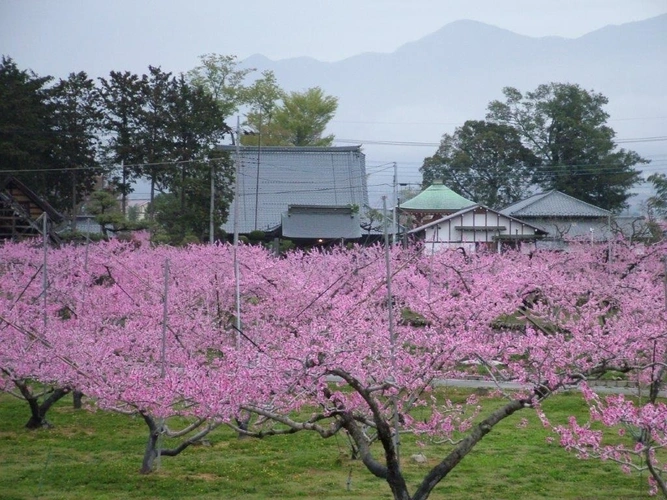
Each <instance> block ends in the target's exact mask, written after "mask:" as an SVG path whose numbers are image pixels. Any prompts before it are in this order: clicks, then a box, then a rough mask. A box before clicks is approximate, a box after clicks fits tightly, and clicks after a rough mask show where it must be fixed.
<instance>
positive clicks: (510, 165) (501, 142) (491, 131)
mask: <svg viewBox="0 0 667 500" xmlns="http://www.w3.org/2000/svg"><path fill="white" fill-rule="evenodd" d="M537 164H538V160H537V158H536V157H535V155H533V153H532V152H531V151H530V149H528V148H527V147H525V146H524V145H523V144H522V143H521V136H520V135H519V132H518V131H517V130H516V129H515V128H514V127H511V126H509V125H504V124H497V123H489V122H485V121H475V120H469V121H467V122H465V123H464V124H463V126H462V127H458V128H457V129H456V130H455V131H454V134H452V135H450V134H444V135H443V136H442V140H441V141H440V146H439V147H438V150H437V151H436V153H435V154H434V155H433V156H430V157H428V158H426V159H425V160H424V164H423V165H422V167H421V168H420V169H419V170H420V171H421V172H422V175H423V182H424V184H425V185H430V184H432V183H433V181H434V180H436V179H442V181H443V183H444V184H445V185H447V186H448V187H450V188H452V189H454V190H455V191H457V192H459V193H461V194H463V195H464V196H466V197H467V198H470V199H472V200H475V201H476V202H478V203H483V204H484V205H487V206H489V207H492V208H500V207H502V206H504V205H508V204H510V203H513V202H515V201H518V200H520V199H521V198H522V197H525V196H526V194H527V192H528V189H529V187H530V185H531V181H532V178H533V175H534V173H535V167H536V165H537Z"/></svg>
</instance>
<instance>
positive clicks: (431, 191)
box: [401, 181, 475, 212]
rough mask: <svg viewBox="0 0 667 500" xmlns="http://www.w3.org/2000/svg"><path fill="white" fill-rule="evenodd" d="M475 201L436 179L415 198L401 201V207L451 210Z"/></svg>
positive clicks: (416, 210)
mask: <svg viewBox="0 0 667 500" xmlns="http://www.w3.org/2000/svg"><path fill="white" fill-rule="evenodd" d="M474 204H475V202H474V201H471V200H469V199H467V198H464V197H463V196H461V195H460V194H458V193H455V192H454V191H452V190H451V189H449V188H448V187H447V186H445V185H443V184H442V182H438V181H435V182H434V183H433V184H431V185H430V186H429V187H427V188H426V189H424V190H423V191H422V192H421V193H419V194H418V195H417V196H415V197H414V198H412V199H410V200H408V201H406V202H405V203H401V209H403V210H413V211H415V212H449V211H457V210H461V209H462V208H465V207H469V206H470V205H474Z"/></svg>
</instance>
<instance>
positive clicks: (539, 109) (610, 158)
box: [487, 83, 647, 211]
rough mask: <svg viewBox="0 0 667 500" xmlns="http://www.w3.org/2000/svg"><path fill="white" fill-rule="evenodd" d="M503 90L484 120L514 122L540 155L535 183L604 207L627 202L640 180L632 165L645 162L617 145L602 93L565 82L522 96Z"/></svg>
mask: <svg viewBox="0 0 667 500" xmlns="http://www.w3.org/2000/svg"><path fill="white" fill-rule="evenodd" d="M503 93H504V95H505V102H501V101H493V102H491V103H490V104H489V107H488V114H487V119H488V120H490V121H492V122H494V123H498V124H502V125H508V126H511V127H514V128H515V129H516V130H517V131H518V133H519V134H520V136H521V138H522V139H523V141H524V144H525V145H526V146H527V147H528V148H530V149H531V150H532V152H533V153H534V154H535V156H536V157H537V158H539V160H540V165H539V168H538V169H537V171H536V174H535V176H534V178H533V180H534V182H536V183H537V184H538V185H539V186H540V187H542V188H543V189H545V190H550V189H557V190H559V191H562V192H564V193H566V194H569V195H570V196H573V197H575V198H578V199H580V200H583V201H586V202H588V203H591V204H593V205H596V206H599V207H602V208H605V209H607V210H611V211H620V210H621V209H623V208H625V207H626V206H627V199H628V198H629V197H630V193H629V190H630V188H632V187H633V186H634V185H635V184H637V183H638V182H639V181H640V180H641V179H640V173H639V172H638V171H637V170H635V169H634V168H633V167H634V166H635V165H637V164H639V163H647V161H646V160H644V159H643V158H641V157H640V156H639V155H638V154H637V153H635V152H634V151H626V150H624V149H618V150H617V149H616V143H615V142H614V136H615V132H614V130H613V129H612V128H611V127H609V126H607V120H608V119H609V115H608V114H607V113H606V112H605V111H604V109H603V107H604V106H605V105H606V104H607V103H608V99H607V98H606V97H605V96H604V95H602V94H599V93H597V92H594V91H587V90H584V89H582V88H581V87H580V86H579V85H575V84H565V83H550V84H544V85H540V86H539V87H537V89H535V90H534V91H533V92H527V93H526V94H525V95H523V94H522V93H521V92H519V91H518V90H517V89H515V88H512V87H506V88H505V89H503Z"/></svg>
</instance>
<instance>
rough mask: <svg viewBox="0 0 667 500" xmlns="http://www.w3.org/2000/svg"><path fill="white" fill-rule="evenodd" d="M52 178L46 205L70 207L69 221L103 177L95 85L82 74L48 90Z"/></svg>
mask: <svg viewBox="0 0 667 500" xmlns="http://www.w3.org/2000/svg"><path fill="white" fill-rule="evenodd" d="M49 96H50V102H51V114H50V124H51V129H52V131H53V132H54V135H53V137H54V140H53V141H52V146H51V148H52V149H51V166H52V167H53V168H55V169H58V170H57V172H56V175H53V176H52V177H53V178H52V181H51V188H50V193H49V197H48V199H49V202H50V203H52V204H54V205H55V206H58V207H65V206H67V205H69V207H70V210H69V212H70V213H71V214H72V220H74V217H75V216H76V212H77V206H78V205H79V203H80V202H81V201H82V200H83V198H84V197H85V196H86V195H88V194H89V193H90V192H91V191H92V190H93V188H94V187H95V184H96V182H97V180H98V178H99V176H100V175H102V174H103V173H104V168H103V167H102V165H101V163H100V159H99V147H100V139H99V138H100V127H101V123H102V117H103V114H102V110H101V106H100V99H99V93H98V92H97V89H96V87H95V82H94V81H93V80H91V79H90V78H88V75H86V73H84V72H79V73H71V74H70V75H69V77H68V78H67V79H66V80H60V81H59V82H58V83H57V84H56V85H55V86H54V87H52V88H51V89H49Z"/></svg>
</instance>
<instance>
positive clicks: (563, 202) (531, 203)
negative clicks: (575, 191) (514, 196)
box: [500, 190, 611, 218]
mask: <svg viewBox="0 0 667 500" xmlns="http://www.w3.org/2000/svg"><path fill="white" fill-rule="evenodd" d="M500 213H502V214H504V215H511V216H513V217H519V218H521V217H608V216H609V215H611V212H609V211H608V210H605V209H603V208H600V207H596V206H595V205H591V204H590V203H586V202H585V201H581V200H578V199H576V198H573V197H572V196H569V195H567V194H565V193H561V192H560V191H555V190H554V191H547V192H546V193H538V194H535V195H533V196H531V197H529V198H526V199H525V200H521V201H517V202H516V203H513V204H511V205H508V206H507V207H505V208H503V209H502V210H501V211H500Z"/></svg>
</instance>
